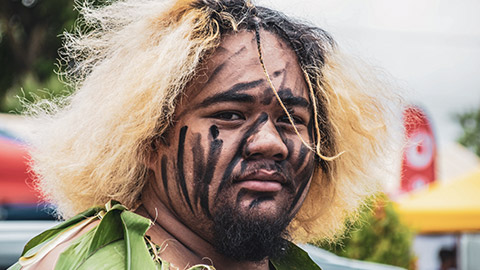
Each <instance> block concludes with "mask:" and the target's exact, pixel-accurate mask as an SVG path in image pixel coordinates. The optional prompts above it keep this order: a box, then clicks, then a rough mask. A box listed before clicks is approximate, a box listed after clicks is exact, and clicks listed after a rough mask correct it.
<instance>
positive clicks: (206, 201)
mask: <svg viewBox="0 0 480 270" xmlns="http://www.w3.org/2000/svg"><path fill="white" fill-rule="evenodd" d="M253 37H254V34H253V33H251V32H240V33H237V34H235V35H231V36H227V37H226V38H225V39H224V40H223V42H222V44H221V49H218V50H217V52H218V53H215V54H213V56H211V57H210V58H209V59H208V60H207V61H206V63H205V67H204V68H203V69H202V70H204V71H205V74H204V75H200V76H199V77H202V78H205V76H207V77H208V80H205V79H203V80H197V81H193V82H192V83H191V84H190V85H189V86H188V88H187V89H186V98H184V99H182V100H181V101H180V104H179V105H178V106H177V109H176V114H175V115H176V118H175V125H174V127H172V130H170V131H169V132H168V136H169V138H167V139H168V141H169V142H171V143H170V145H166V144H164V145H160V146H159V147H158V150H157V151H158V153H159V155H160V157H161V158H160V159H161V162H160V164H161V166H160V168H158V169H156V168H153V170H154V172H155V175H156V178H157V183H158V184H159V185H158V186H159V187H158V188H159V190H160V191H159V193H162V192H163V195H162V194H160V195H159V196H161V200H162V202H164V203H165V205H170V206H169V207H170V209H171V211H173V212H174V213H175V214H176V215H177V216H178V217H179V218H180V219H181V220H182V221H183V222H184V223H185V224H188V225H189V226H190V227H191V228H197V229H198V230H202V225H199V224H205V223H207V224H208V222H210V221H211V220H212V216H215V215H217V214H218V213H219V211H221V210H219V209H223V208H221V207H220V206H222V205H229V206H231V208H233V209H235V211H237V212H238V214H239V215H244V216H246V217H250V216H252V217H255V216H257V217H265V218H271V219H275V218H277V217H280V216H289V217H291V218H293V216H294V215H295V213H296V212H297V211H298V209H299V207H300V205H301V203H302V202H303V200H304V198H305V196H306V193H307V191H308V187H309V184H310V180H311V177H312V175H313V171H314V167H315V163H314V154H313V153H312V152H311V151H310V150H309V149H308V148H307V147H306V146H305V145H303V144H302V142H301V139H300V138H299V137H298V136H297V134H296V133H295V131H294V129H293V127H292V126H291V124H290V122H289V120H288V117H287V116H286V114H285V112H284V111H283V109H282V108H281V106H280V104H279V102H278V100H277V99H276V97H275V95H274V93H273V90H272V89H271V88H270V87H269V84H268V82H267V80H266V78H265V75H264V74H263V70H262V68H261V66H260V65H259V60H258V53H257V48H256V43H255V40H254V39H253ZM262 40H263V44H264V48H263V50H264V60H265V63H266V65H267V68H268V69H269V71H270V72H271V78H272V81H273V84H274V85H275V87H276V88H277V90H278V95H279V96H280V98H281V99H282V101H283V103H284V104H285V106H286V107H287V109H288V111H289V113H290V114H291V116H292V118H293V121H294V122H295V125H296V127H297V129H298V131H299V133H300V135H301V136H302V138H303V139H304V140H306V141H307V142H309V143H312V142H313V137H312V134H313V133H312V125H311V123H312V118H313V117H312V109H311V106H310V101H309V95H308V90H307V86H306V84H305V81H304V79H303V73H302V71H301V69H300V67H299V65H298V62H297V59H296V56H295V54H294V52H293V51H291V50H290V49H287V48H288V46H286V44H284V43H283V42H282V41H280V40H279V39H277V38H276V36H275V35H273V34H271V33H268V32H262Z"/></svg>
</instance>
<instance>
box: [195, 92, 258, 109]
mask: <svg viewBox="0 0 480 270" xmlns="http://www.w3.org/2000/svg"><path fill="white" fill-rule="evenodd" d="M219 102H241V103H253V102H255V97H253V96H252V95H248V94H239V93H229V92H224V93H220V94H216V95H214V96H212V97H208V98H206V99H205V100H204V101H202V103H200V104H199V105H198V106H197V108H205V107H208V106H210V105H212V104H216V103H219Z"/></svg>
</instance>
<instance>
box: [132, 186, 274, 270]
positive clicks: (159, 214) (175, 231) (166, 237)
mask: <svg viewBox="0 0 480 270" xmlns="http://www.w3.org/2000/svg"><path fill="white" fill-rule="evenodd" d="M151 190H153V189H152V188H147V189H145V190H144V192H143V193H142V204H141V205H140V206H139V207H138V208H137V210H136V213H137V214H140V215H142V216H145V217H147V218H149V219H151V220H152V221H153V222H154V225H153V226H152V227H151V228H150V229H149V230H148V231H147V235H148V236H150V238H151V240H152V241H153V242H154V243H156V244H157V245H159V246H160V254H159V255H160V257H161V258H162V260H164V261H167V262H169V263H171V264H172V265H173V266H175V267H177V268H179V269H186V268H188V267H191V266H193V265H196V264H207V265H213V266H214V267H215V268H216V269H219V270H221V269H233V270H234V269H268V268H269V264H268V259H265V260H263V261H261V262H250V261H236V260H232V259H230V258H227V257H225V256H223V255H222V254H220V253H218V252H216V251H215V248H214V247H213V245H212V244H211V243H210V242H209V241H208V240H206V239H205V238H204V237H202V236H200V235H199V234H197V233H196V232H194V231H192V230H191V229H190V228H189V227H187V226H186V225H185V224H184V223H182V222H181V221H180V220H179V219H178V218H177V217H176V215H175V214H174V213H172V211H171V210H170V209H168V208H167V207H166V206H165V204H163V203H162V202H161V200H160V199H159V198H158V197H157V196H156V195H155V194H154V192H150V191H151Z"/></svg>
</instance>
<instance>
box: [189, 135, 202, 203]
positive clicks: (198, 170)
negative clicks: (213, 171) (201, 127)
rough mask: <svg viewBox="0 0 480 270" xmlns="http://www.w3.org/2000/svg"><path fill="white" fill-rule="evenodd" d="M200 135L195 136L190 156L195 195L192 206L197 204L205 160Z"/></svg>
mask: <svg viewBox="0 0 480 270" xmlns="http://www.w3.org/2000/svg"><path fill="white" fill-rule="evenodd" d="M201 140H202V135H201V134H196V138H195V142H194V145H193V147H192V155H193V159H194V164H193V175H194V183H195V193H194V195H193V197H194V205H197V204H198V199H199V197H200V190H201V188H200V186H201V185H202V179H203V175H204V174H205V160H204V150H203V147H202V144H201Z"/></svg>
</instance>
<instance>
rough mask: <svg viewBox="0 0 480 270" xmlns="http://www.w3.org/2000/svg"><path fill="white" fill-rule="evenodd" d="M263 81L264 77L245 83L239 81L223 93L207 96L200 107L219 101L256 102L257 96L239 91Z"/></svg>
mask: <svg viewBox="0 0 480 270" xmlns="http://www.w3.org/2000/svg"><path fill="white" fill-rule="evenodd" d="M262 83H263V79H260V80H256V81H251V82H245V83H237V84H235V85H233V86H232V87H230V89H228V90H227V91H225V92H223V93H218V94H215V95H213V96H211V97H207V98H206V99H205V100H203V101H202V103H200V105H199V107H207V106H210V105H212V104H214V103H218V102H242V103H247V102H254V101H255V98H254V97H253V96H252V95H248V94H241V93H237V92H239V91H245V90H248V89H251V88H254V87H257V86H258V85H260V84H262Z"/></svg>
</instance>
